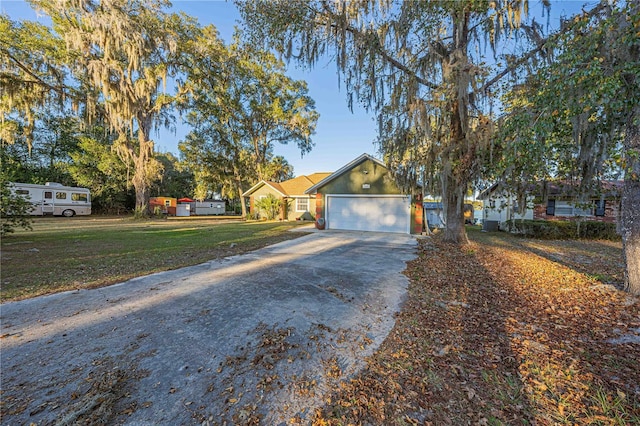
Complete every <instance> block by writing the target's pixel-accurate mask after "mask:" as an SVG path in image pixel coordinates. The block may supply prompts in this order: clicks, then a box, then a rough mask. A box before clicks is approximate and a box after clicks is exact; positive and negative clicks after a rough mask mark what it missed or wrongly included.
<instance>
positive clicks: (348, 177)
mask: <svg viewBox="0 0 640 426" xmlns="http://www.w3.org/2000/svg"><path fill="white" fill-rule="evenodd" d="M305 193H306V194H309V195H313V196H314V197H315V215H316V224H317V225H318V226H319V227H322V226H324V227H325V228H327V229H345V230H358V231H377V232H398V233H407V234H408V233H416V234H419V233H421V232H422V203H421V202H420V201H421V200H418V199H414V200H412V197H411V195H409V194H406V193H405V192H403V191H402V190H401V189H400V188H399V187H398V185H397V184H396V182H395V179H394V178H393V175H392V173H391V172H390V171H389V169H388V168H387V167H386V165H385V164H384V163H383V162H381V161H380V160H378V159H376V158H373V157H371V156H370V155H368V154H362V155H361V156H359V157H358V158H356V159H355V160H353V161H351V162H350V163H349V164H347V165H345V166H344V167H342V168H341V169H339V170H338V171H336V172H334V173H332V174H331V175H329V176H327V177H325V178H324V179H322V180H321V181H319V182H317V183H316V184H315V185H313V186H311V187H310V188H308V189H307V190H306V191H305ZM416 198H419V197H416Z"/></svg>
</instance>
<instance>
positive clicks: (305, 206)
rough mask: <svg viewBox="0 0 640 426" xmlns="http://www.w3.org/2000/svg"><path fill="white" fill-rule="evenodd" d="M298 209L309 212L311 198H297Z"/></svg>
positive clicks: (298, 210)
mask: <svg viewBox="0 0 640 426" xmlns="http://www.w3.org/2000/svg"><path fill="white" fill-rule="evenodd" d="M296 211H297V212H308V211H309V199H308V198H296Z"/></svg>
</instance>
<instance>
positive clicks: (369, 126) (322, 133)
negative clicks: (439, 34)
mask: <svg viewBox="0 0 640 426" xmlns="http://www.w3.org/2000/svg"><path fill="white" fill-rule="evenodd" d="M529 2H530V4H531V8H532V13H533V15H534V16H536V17H538V16H540V14H539V13H538V14H536V13H535V12H534V11H533V10H534V7H535V5H536V4H538V3H539V1H538V0H529ZM172 3H173V7H174V9H175V10H182V11H184V12H185V13H187V14H189V15H191V16H194V17H197V18H198V20H199V21H200V23H201V24H203V25H206V24H213V25H215V26H216V28H217V29H218V31H219V32H220V35H221V37H222V38H223V39H224V40H225V41H230V40H231V36H232V34H233V30H234V26H235V25H239V22H238V21H239V20H240V15H239V14H238V12H237V10H236V8H235V6H234V5H233V3H230V2H226V1H223V0H208V1H205V0H200V1H198V0H182V1H173V2H172ZM585 3H589V4H590V5H592V4H593V3H594V1H593V0H592V1H589V2H586V1H585V0H575V1H562V2H553V5H552V14H553V15H556V14H564V15H570V14H573V13H575V12H576V11H578V10H579V9H580V7H581V6H582V5H583V4H585ZM589 8H590V7H589ZM0 10H1V11H2V13H4V14H7V15H8V16H9V17H10V18H11V19H14V20H22V19H29V20H36V19H39V18H38V17H37V16H36V14H35V12H33V11H32V10H31V9H30V7H29V5H28V4H27V3H25V2H24V1H19V0H0ZM538 20H540V19H539V18H538ZM288 74H289V75H290V76H291V77H292V78H295V79H300V80H306V81H307V83H308V86H309V95H310V96H311V97H312V98H313V99H314V100H315V102H316V109H317V111H318V112H319V113H320V119H319V121H318V125H317V127H316V134H315V135H314V136H313V141H314V143H315V147H314V148H313V150H312V151H311V152H310V153H308V154H305V156H304V157H301V155H300V152H299V151H298V150H297V148H296V147H295V146H294V145H279V146H276V149H275V153H276V154H278V155H283V156H284V157H285V158H286V159H287V160H288V161H289V163H291V164H292V165H293V166H294V172H295V174H296V175H298V176H299V175H305V174H311V173H314V172H332V171H335V170H337V169H339V168H340V167H342V166H343V165H345V164H347V163H348V162H350V161H351V160H353V159H354V158H356V157H358V156H359V155H360V154H362V153H364V152H366V153H368V154H372V155H374V156H378V155H377V147H376V146H375V145H374V140H375V139H376V128H377V126H376V123H375V119H374V115H372V114H369V113H367V112H366V111H364V110H363V109H362V108H360V107H358V106H354V111H353V113H352V112H351V111H349V108H348V107H347V101H346V92H345V90H344V85H343V86H342V87H343V89H342V91H341V90H340V89H339V87H338V75H337V72H336V66H335V64H334V63H332V62H329V60H328V59H327V60H325V61H324V62H323V61H320V62H319V63H318V64H317V65H316V66H315V68H313V69H311V70H308V69H304V70H302V69H298V68H297V67H296V66H295V65H290V66H289V72H288ZM177 127H178V129H177V132H176V134H173V133H170V132H161V134H160V135H158V136H155V137H154V140H155V142H156V149H157V150H160V151H169V152H173V153H175V154H178V142H179V141H180V140H181V139H182V138H184V136H185V135H186V133H188V131H189V129H188V127H186V126H184V125H181V123H180V118H178V123H177ZM378 157H379V156H378Z"/></svg>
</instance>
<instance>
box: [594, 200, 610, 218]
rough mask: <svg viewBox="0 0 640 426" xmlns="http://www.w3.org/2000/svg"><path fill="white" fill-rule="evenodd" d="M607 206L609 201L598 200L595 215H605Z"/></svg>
mask: <svg viewBox="0 0 640 426" xmlns="http://www.w3.org/2000/svg"><path fill="white" fill-rule="evenodd" d="M606 207H607V202H606V201H605V200H596V201H595V208H594V210H595V211H594V213H595V216H604V214H605V211H606Z"/></svg>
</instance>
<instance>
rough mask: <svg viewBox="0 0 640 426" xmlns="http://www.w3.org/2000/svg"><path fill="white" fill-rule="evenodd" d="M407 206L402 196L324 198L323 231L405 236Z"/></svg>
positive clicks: (409, 207) (329, 196)
mask: <svg viewBox="0 0 640 426" xmlns="http://www.w3.org/2000/svg"><path fill="white" fill-rule="evenodd" d="M410 217H411V203H410V201H409V196H405V195H366V196H352V195H350V196H340V195H327V218H326V221H327V228H328V229H345V230H354V231H376V232H400V233H404V234H408V233H409V230H410V228H409V224H410Z"/></svg>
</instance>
